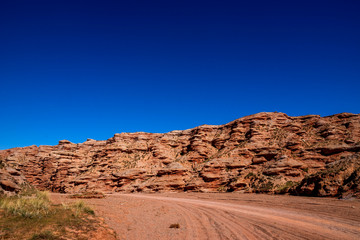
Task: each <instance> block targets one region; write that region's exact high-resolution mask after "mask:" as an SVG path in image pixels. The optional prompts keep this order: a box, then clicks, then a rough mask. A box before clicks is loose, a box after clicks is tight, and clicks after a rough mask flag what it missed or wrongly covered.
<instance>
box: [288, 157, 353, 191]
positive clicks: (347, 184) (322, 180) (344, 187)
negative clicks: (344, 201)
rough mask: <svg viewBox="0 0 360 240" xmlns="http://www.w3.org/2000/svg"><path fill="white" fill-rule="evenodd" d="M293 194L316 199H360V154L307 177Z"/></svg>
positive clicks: (328, 165) (331, 164)
mask: <svg viewBox="0 0 360 240" xmlns="http://www.w3.org/2000/svg"><path fill="white" fill-rule="evenodd" d="M292 192H293V193H295V194H299V195H307V196H316V197H329V196H330V197H339V198H349V197H360V154H359V153H358V154H354V155H351V156H348V157H344V158H342V159H340V160H338V161H335V162H332V163H329V164H327V165H326V168H325V170H323V171H320V172H317V173H315V174H312V175H310V176H306V177H305V178H304V179H303V180H302V181H301V182H300V184H299V185H298V186H297V187H296V188H295V189H293V190H292Z"/></svg>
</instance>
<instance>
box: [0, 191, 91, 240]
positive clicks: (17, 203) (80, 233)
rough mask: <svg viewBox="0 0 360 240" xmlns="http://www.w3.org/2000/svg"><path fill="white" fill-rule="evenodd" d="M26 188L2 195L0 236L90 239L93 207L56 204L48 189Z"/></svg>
mask: <svg viewBox="0 0 360 240" xmlns="http://www.w3.org/2000/svg"><path fill="white" fill-rule="evenodd" d="M27 192H28V194H25V193H24V192H23V195H19V196H15V197H6V196H1V197H0V226H1V228H0V239H11V240H14V239H32V240H35V239H53V240H57V239H87V236H88V234H89V232H91V231H93V230H95V228H96V225H97V220H96V219H95V218H94V216H93V215H94V211H93V210H92V209H91V208H90V207H88V206H87V205H86V204H85V203H84V202H82V201H79V202H76V203H74V204H71V205H66V206H65V205H54V204H52V203H51V202H50V200H49V198H48V194H47V193H46V192H38V191H35V192H34V193H33V190H31V191H30V190H29V191H27ZM30 193H31V194H30Z"/></svg>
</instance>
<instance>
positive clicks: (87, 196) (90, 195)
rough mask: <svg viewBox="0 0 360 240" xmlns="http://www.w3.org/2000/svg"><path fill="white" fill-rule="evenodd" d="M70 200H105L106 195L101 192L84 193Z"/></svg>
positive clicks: (73, 196)
mask: <svg viewBox="0 0 360 240" xmlns="http://www.w3.org/2000/svg"><path fill="white" fill-rule="evenodd" d="M70 198H83V199H90V198H105V195H104V194H103V193H101V192H83V193H77V194H73V195H71V196H70Z"/></svg>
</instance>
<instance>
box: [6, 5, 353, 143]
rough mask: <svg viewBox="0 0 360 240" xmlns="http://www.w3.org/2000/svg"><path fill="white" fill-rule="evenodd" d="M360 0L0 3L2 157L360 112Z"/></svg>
mask: <svg viewBox="0 0 360 240" xmlns="http://www.w3.org/2000/svg"><path fill="white" fill-rule="evenodd" d="M359 12H360V1H358V0H347V1H338V0H336V1H331V0H325V1H316V0H311V1H304V0H302V1H289V0H286V1H269V0H265V1H214V2H212V1H169V0H166V1H149V0H146V1H135V0H134V1H106V0H102V1H90V0H86V1H76V0H72V1H55V0H54V1H49V0H46V1H36V0H32V1H28V0H26V1H16V0H9V1H5V0H4V1H0V84H1V85H0V107H1V110H0V112H1V115H0V116H1V117H0V149H6V148H10V147H17V146H27V145H33V144H35V145H44V144H46V145H53V144H57V142H58V140H61V139H68V140H70V141H72V142H76V143H77V142H83V141H85V140H86V139H87V138H94V139H98V140H102V139H107V138H110V137H112V136H113V134H114V133H117V132H136V131H145V132H168V131H171V130H175V129H187V128H192V127H195V126H198V125H201V124H224V123H227V122H229V121H232V120H234V119H236V118H239V117H242V116H246V115H250V114H254V113H258V112H262V111H279V112H285V113H287V114H288V115H291V116H298V115H305V114H319V115H322V116H325V115H331V114H335V113H339V112H352V113H359V112H360V14H359Z"/></svg>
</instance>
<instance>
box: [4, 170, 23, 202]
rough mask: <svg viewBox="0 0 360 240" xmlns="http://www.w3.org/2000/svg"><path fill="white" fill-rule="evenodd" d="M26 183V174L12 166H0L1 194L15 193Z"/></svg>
mask: <svg viewBox="0 0 360 240" xmlns="http://www.w3.org/2000/svg"><path fill="white" fill-rule="evenodd" d="M25 183H26V180H25V177H24V175H22V174H21V173H20V172H19V171H17V170H15V169H13V168H11V167H4V166H3V167H1V168H0V195H1V194H6V195H14V194H16V193H18V192H19V191H20V190H21V188H22V186H23V185H24V184H25Z"/></svg>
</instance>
